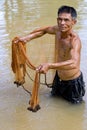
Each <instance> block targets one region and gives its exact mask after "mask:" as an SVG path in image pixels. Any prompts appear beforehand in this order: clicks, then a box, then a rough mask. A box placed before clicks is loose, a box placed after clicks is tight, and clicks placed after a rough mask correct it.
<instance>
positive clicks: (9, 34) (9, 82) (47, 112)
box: [0, 0, 87, 130]
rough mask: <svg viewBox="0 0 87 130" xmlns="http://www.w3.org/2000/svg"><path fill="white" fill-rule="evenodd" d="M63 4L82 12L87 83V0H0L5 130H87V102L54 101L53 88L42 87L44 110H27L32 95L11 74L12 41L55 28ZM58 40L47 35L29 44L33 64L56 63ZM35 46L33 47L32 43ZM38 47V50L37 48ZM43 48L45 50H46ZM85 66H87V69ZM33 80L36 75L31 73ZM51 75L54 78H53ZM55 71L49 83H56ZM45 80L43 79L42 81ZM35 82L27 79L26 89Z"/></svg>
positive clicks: (0, 119)
mask: <svg viewBox="0 0 87 130" xmlns="http://www.w3.org/2000/svg"><path fill="white" fill-rule="evenodd" d="M62 4H68V5H72V6H74V7H75V8H76V9H77V11H78V21H77V25H76V26H75V29H76V31H77V32H78V34H79V35H80V37H81V40H82V44H83V48H82V61H81V69H82V71H83V74H84V78H85V82H86V84H87V76H86V75H87V74H86V72H87V70H86V65H87V61H85V59H86V57H87V49H86V37H87V36H86V33H87V31H86V30H87V26H86V23H87V19H86V17H87V13H86V12H87V8H86V7H87V1H86V0H79V1H77V0H76V1H75V2H72V1H69V0H64V1H63V2H62V1H59V0H55V1H50V0H29V1H28V0H22V1H21V0H14V1H12V0H2V1H0V7H1V9H0V39H1V43H0V129H1V130H19V129H21V130H25V129H26V130H48V129H50V130H53V129H54V130H57V129H58V130H87V99H86V95H85V97H84V103H83V104H81V105H77V106H75V105H71V104H69V103H67V102H65V101H64V100H62V99H60V98H52V97H51V96H50V89H48V88H47V87H43V86H41V87H40V100H41V101H40V102H41V110H40V111H38V112H37V113H32V112H30V111H27V107H28V101H29V98H30V95H28V93H26V92H24V91H23V89H22V88H21V87H20V88H16V87H15V85H14V84H13V81H14V76H13V73H12V71H11V67H10V65H11V40H12V38H13V37H14V36H17V35H18V36H23V35H26V34H28V33H29V32H30V31H32V30H33V29H35V28H37V27H40V26H46V25H55V23H56V17H57V16H56V15H57V13H56V12H57V8H58V7H59V6H60V5H62ZM53 40H54V38H51V37H48V35H47V36H45V37H43V38H41V39H38V40H34V41H32V42H30V44H28V48H27V51H28V53H29V56H30V59H31V61H32V62H33V63H34V64H35V65H38V64H39V63H41V62H43V61H44V62H47V61H48V60H49V61H53V59H54V56H53V53H54V45H53ZM31 43H32V44H31ZM34 48H36V50H35V49H34ZM42 49H43V51H42ZM84 65H85V66H84ZM29 73H30V75H31V76H32V77H33V72H32V71H31V70H29ZM50 75H51V76H50ZM52 75H53V72H49V73H48V78H47V80H48V82H52V79H53V76H52ZM42 80H43V78H42ZM43 82H44V81H43ZM32 84H33V83H32V81H30V80H29V79H28V77H26V84H25V86H26V88H28V89H31V88H32Z"/></svg>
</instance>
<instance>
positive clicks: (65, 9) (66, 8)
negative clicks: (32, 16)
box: [58, 5, 77, 19]
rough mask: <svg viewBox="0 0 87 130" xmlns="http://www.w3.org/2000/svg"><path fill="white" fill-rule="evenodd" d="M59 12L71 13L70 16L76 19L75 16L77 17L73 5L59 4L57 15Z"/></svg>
mask: <svg viewBox="0 0 87 130" xmlns="http://www.w3.org/2000/svg"><path fill="white" fill-rule="evenodd" d="M60 13H69V14H71V16H72V18H73V19H76V18H77V12H76V10H75V9H74V8H73V7H71V6H66V5H64V6H61V7H60V8H59V9H58V15H59V14H60Z"/></svg>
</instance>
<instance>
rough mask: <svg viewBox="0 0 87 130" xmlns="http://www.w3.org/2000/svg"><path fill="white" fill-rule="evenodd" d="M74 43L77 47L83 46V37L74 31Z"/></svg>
mask: <svg viewBox="0 0 87 130" xmlns="http://www.w3.org/2000/svg"><path fill="white" fill-rule="evenodd" d="M72 44H73V46H74V47H75V48H76V47H79V48H81V46H82V45H81V39H80V37H79V35H78V34H77V33H76V32H73V33H72Z"/></svg>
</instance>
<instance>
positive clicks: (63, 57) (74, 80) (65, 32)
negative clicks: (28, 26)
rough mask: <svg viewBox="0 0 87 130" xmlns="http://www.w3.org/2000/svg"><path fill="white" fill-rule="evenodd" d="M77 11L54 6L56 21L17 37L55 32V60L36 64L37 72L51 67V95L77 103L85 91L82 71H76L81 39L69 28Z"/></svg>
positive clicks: (22, 38)
mask: <svg viewBox="0 0 87 130" xmlns="http://www.w3.org/2000/svg"><path fill="white" fill-rule="evenodd" d="M76 18H77V12H76V10H75V9H74V8H73V7H70V6H62V7H60V8H59V10H58V17H57V25H55V26H48V27H44V28H40V29H37V30H34V31H33V32H31V33H30V34H29V35H28V36H25V37H21V38H20V40H22V41H25V42H29V41H31V40H32V39H35V38H38V37H41V36H43V35H45V34H46V33H47V34H53V35H55V46H56V50H55V51H56V56H57V58H56V59H57V61H56V62H55V63H44V64H41V65H40V66H38V67H37V71H39V72H40V73H47V71H48V70H49V69H55V70H56V75H55V77H54V80H53V85H52V91H51V93H52V95H60V96H62V97H63V98H65V99H66V100H68V101H70V102H72V103H80V102H82V100H83V96H84V94H85V88H84V87H85V85H84V81H83V75H82V72H81V71H80V56H81V41H80V38H79V36H78V35H77V34H76V33H75V32H74V31H73V30H72V28H73V26H74V25H75V24H76Z"/></svg>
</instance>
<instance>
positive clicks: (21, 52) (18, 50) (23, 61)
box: [11, 37, 40, 111]
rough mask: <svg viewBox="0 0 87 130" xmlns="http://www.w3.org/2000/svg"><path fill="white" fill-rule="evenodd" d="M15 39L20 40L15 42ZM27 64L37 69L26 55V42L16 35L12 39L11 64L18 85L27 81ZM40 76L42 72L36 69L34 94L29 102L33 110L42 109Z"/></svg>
mask: <svg viewBox="0 0 87 130" xmlns="http://www.w3.org/2000/svg"><path fill="white" fill-rule="evenodd" d="M15 41H18V42H17V43H15ZM26 65H28V67H29V68H31V69H33V70H36V67H35V66H34V65H32V64H31V62H30V61H29V58H28V57H27V55H26V44H25V43H24V42H23V41H20V40H19V38H18V37H15V38H14V39H13V41H12V64H11V66H12V70H13V72H14V74H15V83H16V84H17V86H20V85H23V84H24V83H25V74H26ZM39 76H40V74H39V73H38V72H37V71H36V74H35V79H34V86H33V90H32V95H31V99H30V102H29V104H30V107H29V108H28V109H29V110H31V111H37V110H38V109H40V106H39V98H38V88H39V83H40V82H39Z"/></svg>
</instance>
